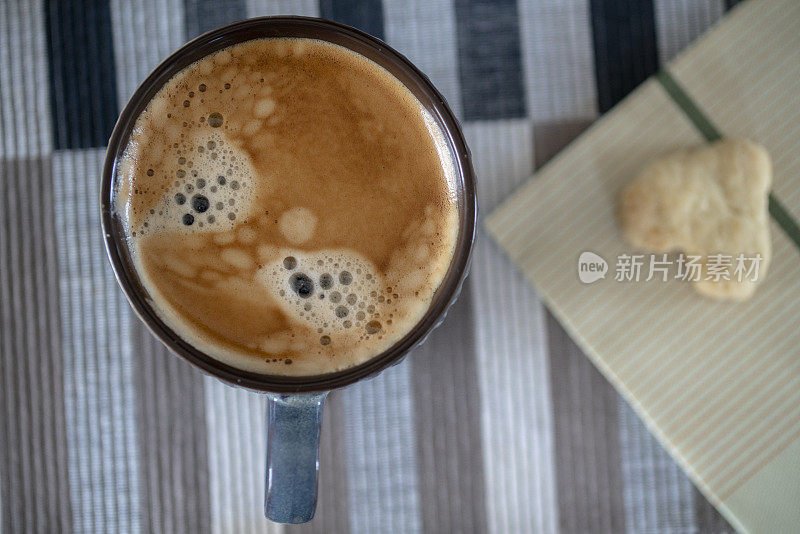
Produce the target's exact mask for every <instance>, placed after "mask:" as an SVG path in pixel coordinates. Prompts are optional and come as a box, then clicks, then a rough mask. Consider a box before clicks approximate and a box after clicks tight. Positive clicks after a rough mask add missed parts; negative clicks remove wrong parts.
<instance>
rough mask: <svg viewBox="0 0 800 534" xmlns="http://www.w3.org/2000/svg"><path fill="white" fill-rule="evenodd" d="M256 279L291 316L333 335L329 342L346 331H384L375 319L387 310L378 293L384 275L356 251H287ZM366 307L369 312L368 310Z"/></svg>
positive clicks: (334, 342) (268, 265) (352, 333)
mask: <svg viewBox="0 0 800 534" xmlns="http://www.w3.org/2000/svg"><path fill="white" fill-rule="evenodd" d="M347 265H349V266H350V267H346V266H347ZM353 272H355V273H357V274H353ZM367 274H370V275H371V276H370V277H369V279H368V278H367V276H366V275H367ZM256 280H257V281H259V282H260V283H261V284H262V285H263V287H264V288H266V290H267V291H268V292H270V293H271V296H272V297H273V298H275V300H276V301H277V302H278V303H279V305H280V307H281V309H282V311H283V312H284V313H285V314H286V315H288V316H289V317H290V318H292V319H294V320H295V321H298V322H301V323H306V324H307V325H308V326H309V327H311V328H313V329H315V330H316V331H317V332H318V333H322V334H324V335H325V336H328V337H329V340H328V344H333V345H335V344H336V343H337V340H338V341H341V340H342V339H341V338H342V336H343V335H348V336H353V335H355V334H358V335H359V336H361V335H363V334H367V335H371V334H370V332H369V331H372V334H374V333H377V332H378V331H379V330H380V328H378V329H377V330H376V329H375V321H376V320H377V318H378V317H379V316H380V314H381V311H382V306H381V304H380V303H379V302H378V299H377V298H376V295H378V293H379V292H380V289H381V286H382V285H383V280H382V277H381V275H380V274H378V270H377V269H376V268H375V266H374V265H372V264H371V263H370V261H369V260H367V259H366V258H364V257H363V256H361V255H359V254H357V253H355V252H353V251H350V250H346V249H331V250H323V251H318V252H306V251H301V250H292V249H286V250H281V251H280V252H279V254H278V257H274V258H273V259H272V260H271V261H270V262H268V263H267V264H265V265H264V266H262V267H261V268H260V269H259V271H258V273H257V274H256ZM360 304H362V306H361V307H359V305H360ZM365 307H366V309H367V310H369V311H363V310H364V308H365ZM368 323H370V324H371V326H370V327H369V328H367V324H368ZM353 327H355V328H353ZM320 329H321V332H320ZM351 341H352V340H351Z"/></svg>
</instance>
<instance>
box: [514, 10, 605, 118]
mask: <svg viewBox="0 0 800 534" xmlns="http://www.w3.org/2000/svg"><path fill="white" fill-rule="evenodd" d="M519 25H520V36H521V40H522V55H523V64H524V67H525V85H526V95H527V102H528V110H529V112H528V116H529V117H530V118H531V119H533V121H534V124H539V123H543V122H552V123H557V122H560V121H563V120H567V121H574V120H581V119H594V118H595V117H596V116H597V98H596V94H597V89H596V87H595V77H594V72H593V70H594V66H593V55H592V33H591V21H590V18H589V1H588V0H563V1H559V2H541V1H538V0H522V1H520V2H519Z"/></svg>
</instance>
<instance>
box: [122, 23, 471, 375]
mask: <svg viewBox="0 0 800 534" xmlns="http://www.w3.org/2000/svg"><path fill="white" fill-rule="evenodd" d="M454 172H455V169H454V164H453V161H452V159H451V154H450V152H449V150H448V147H447V145H446V142H445V138H444V135H443V133H442V131H441V129H440V128H439V126H438V125H437V124H436V122H435V121H434V120H433V118H432V117H431V116H430V115H429V114H428V112H427V111H426V110H425V109H424V108H423V106H422V104H421V103H420V102H419V101H418V100H416V99H415V97H414V96H413V95H412V94H411V93H410V91H408V89H407V88H405V87H404V86H403V85H402V84H401V83H400V82H399V81H398V80H397V79H396V78H394V77H393V76H392V75H391V74H390V73H388V72H387V71H386V70H384V69H383V68H381V67H380V66H378V65H377V64H375V63H374V62H372V61H370V60H368V59H366V58H365V57H363V56H361V55H359V54H356V53H355V52H352V51H350V50H347V49H345V48H342V47H339V46H336V45H333V44H330V43H326V42H323V41H316V40H311V39H284V38H280V39H259V40H253V41H248V42H245V43H240V44H237V45H234V46H232V47H230V48H227V49H225V50H222V51H219V52H216V53H214V54H212V55H210V56H207V57H205V58H203V59H201V60H199V61H197V62H195V63H194V64H192V65H190V66H189V67H188V68H186V69H184V70H183V71H182V72H180V73H179V74H177V75H176V76H174V77H173V78H172V79H171V80H170V81H169V82H167V83H166V84H165V86H164V87H163V88H162V89H161V90H160V91H159V92H158V93H157V94H156V96H155V97H154V98H153V99H152V101H151V102H150V103H149V104H148V106H147V108H146V109H145V111H144V112H142V114H141V115H140V116H139V117H138V119H137V121H136V125H135V127H134V130H133V132H132V134H131V136H130V140H129V142H128V145H127V147H126V149H125V153H124V157H123V158H122V159H121V160H120V162H119V165H118V175H117V181H116V190H115V208H116V210H117V211H118V213H120V214H121V216H122V219H123V223H124V226H125V229H126V232H127V237H128V246H129V248H130V250H131V253H132V258H133V261H134V264H135V267H136V270H137V274H138V276H139V278H140V280H141V282H142V284H143V286H144V287H145V288H146V289H147V291H148V293H149V296H150V298H151V302H152V305H153V308H154V309H155V310H156V312H157V313H158V314H159V316H160V317H161V318H162V320H163V321H164V322H165V323H166V324H167V325H168V326H169V327H170V328H172V329H173V330H174V331H175V332H176V333H178V334H179V335H180V336H181V337H183V338H184V339H186V340H187V341H188V342H190V343H192V344H193V345H194V346H196V347H197V348H198V349H200V350H202V351H204V352H206V353H207V354H209V355H210V356H212V357H215V358H217V359H219V360H220V361H223V362H225V363H227V364H229V365H232V366H235V367H238V368H241V369H245V370H248V371H255V372H262V373H269V374H282V375H316V374H324V373H329V372H333V371H337V370H341V369H344V368H347V367H349V366H353V365H357V364H359V363H362V362H364V361H366V360H369V359H370V358H372V357H374V356H376V355H378V354H380V353H382V352H384V351H385V350H387V349H388V348H389V347H391V346H392V345H393V344H394V343H396V342H397V341H399V340H400V339H401V338H402V337H403V336H404V335H405V334H407V333H408V332H409V331H410V330H411V329H412V328H413V327H414V326H415V325H416V324H417V323H418V322H419V321H420V319H421V318H422V317H423V315H424V314H425V312H426V311H427V309H428V307H429V305H430V303H431V299H432V298H433V295H434V293H435V291H436V289H437V288H438V287H439V285H440V283H441V282H442V279H443V278H444V276H445V274H446V272H447V270H448V268H449V265H450V262H451V260H452V258H453V253H454V249H455V243H456V236H457V232H458V205H457V200H456V190H455V180H456V179H455V174H454Z"/></svg>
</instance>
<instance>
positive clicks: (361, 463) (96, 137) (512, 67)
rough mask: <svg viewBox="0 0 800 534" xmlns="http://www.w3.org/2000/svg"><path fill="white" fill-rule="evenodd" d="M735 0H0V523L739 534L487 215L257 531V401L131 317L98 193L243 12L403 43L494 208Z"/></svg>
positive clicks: (336, 410) (71, 527) (260, 440)
mask: <svg viewBox="0 0 800 534" xmlns="http://www.w3.org/2000/svg"><path fill="white" fill-rule="evenodd" d="M733 3H735V2H730V1H723V0H704V1H702V2H696V1H694V0H642V1H639V0H619V1H614V0H519V1H512V0H497V1H488V0H483V1H482V0H408V1H404V2H400V1H398V0H384V1H383V2H381V1H380V0H357V1H352V2H333V1H331V0H320V1H319V2H317V1H316V0H277V1H269V0H232V1H227V2H222V1H215V0H164V1H158V0H142V1H140V2H137V3H136V4H135V5H134V4H133V3H129V2H126V1H124V0H97V1H93V2H82V1H77V0H65V1H61V2H45V1H27V0H0V88H2V89H1V90H0V221H2V224H0V318H1V319H2V323H0V324H2V326H1V327H0V328H2V330H0V531H2V532H72V531H74V532H100V531H108V532H151V531H157V532H206V531H213V532H263V531H268V532H278V531H281V530H286V531H299V530H305V531H314V532H325V533H337V532H358V533H362V532H370V533H372V532H392V533H401V532H431V533H433V532H459V533H460V532H479V533H482V532H498V533H526V532H531V533H538V532H565V533H572V532H576V533H579V532H612V533H618V532H637V533H638V532H673V533H683V532H686V533H688V532H730V531H731V528H730V526H729V525H727V523H726V522H725V521H724V519H722V518H721V517H720V516H719V514H718V513H717V512H716V510H714V508H713V507H712V506H711V505H710V504H708V503H707V502H706V500H705V499H704V498H703V497H702V495H700V494H699V493H698V492H697V490H696V489H694V487H693V486H692V484H691V482H690V481H689V479H688V478H687V477H686V476H685V475H684V473H683V472H682V471H681V470H680V469H679V468H678V467H677V466H676V465H675V463H674V462H673V461H672V460H671V458H670V457H669V456H668V455H667V454H666V452H664V450H663V449H662V448H661V446H660V445H659V444H658V442H657V441H656V440H655V439H654V438H653V437H652V436H651V435H650V434H649V433H648V431H647V430H646V429H645V427H644V426H643V424H642V423H641V421H640V420H639V419H638V418H637V416H636V415H635V414H634V413H633V411H632V410H631V408H630V407H629V406H628V405H626V404H625V402H624V401H623V400H622V399H621V398H620V397H619V396H618V395H617V394H616V392H615V391H614V390H613V389H612V388H611V386H610V385H609V384H608V383H607V382H606V381H605V380H604V379H603V378H602V377H601V375H600V374H599V373H598V371H597V370H596V369H595V368H594V367H592V365H591V363H590V362H589V361H588V360H587V359H586V358H585V357H584V355H583V354H581V352H580V350H579V349H578V348H577V347H576V346H575V345H574V343H573V342H572V341H571V340H570V339H569V337H568V336H567V335H566V334H565V332H564V331H563V330H562V328H561V327H560V326H559V325H558V323H557V322H556V321H555V320H554V319H553V317H552V316H551V315H550V314H549V313H548V311H547V310H546V309H545V308H544V307H543V306H542V304H541V303H540V301H539V300H538V298H537V296H536V294H535V292H534V291H533V290H532V289H531V288H530V287H529V286H528V284H526V283H525V281H524V279H523V277H522V275H521V274H520V273H518V272H517V271H516V270H515V269H514V268H513V267H512V265H511V263H510V262H509V260H508V259H507V258H505V257H504V256H503V255H502V254H501V253H500V251H499V249H498V248H497V247H496V246H495V244H494V243H492V242H491V241H490V240H489V239H488V238H487V237H486V235H485V233H484V232H480V235H479V239H478V242H477V245H476V254H475V258H474V261H473V267H472V273H471V275H470V278H469V279H468V282H467V284H466V286H465V288H464V291H463V293H462V295H461V298H460V299H459V301H458V303H457V304H456V306H455V307H454V308H453V309H452V311H451V312H450V314H449V315H448V318H447V320H446V321H445V322H444V324H443V325H442V326H441V327H440V328H439V329H438V330H436V331H435V332H434V334H433V335H432V336H431V337H430V339H429V341H428V342H427V343H426V344H425V345H424V346H423V347H421V348H419V349H417V350H416V351H415V352H414V353H413V354H412V355H410V356H409V357H408V358H406V359H405V360H404V361H403V362H402V363H401V364H400V365H398V366H395V367H393V368H391V369H389V370H387V371H386V372H384V373H383V374H381V375H380V376H378V377H377V378H375V379H372V380H369V381H365V382H362V383H359V384H356V385H355V386H352V387H350V388H347V389H345V390H342V391H337V392H334V393H333V394H331V395H330V397H329V400H328V404H327V407H326V414H325V427H324V429H323V439H322V450H321V460H320V463H321V470H322V474H321V479H320V487H319V505H318V511H317V517H316V519H315V520H314V521H313V522H312V523H310V524H307V525H303V526H292V527H280V526H277V525H272V524H269V523H268V522H267V521H266V520H265V519H263V517H262V515H261V510H262V499H263V480H264V479H263V477H264V428H263V425H264V401H263V398H261V397H260V396H259V395H257V394H254V393H249V392H246V391H242V390H235V389H233V388H229V387H227V386H225V385H223V384H221V383H219V382H217V381H216V380H214V379H211V378H208V377H205V376H203V375H201V374H200V373H199V372H198V371H196V370H195V369H193V368H191V367H190V366H189V365H188V364H185V363H184V362H183V361H181V360H179V359H178V358H176V357H173V356H171V355H170V354H169V353H168V352H167V351H166V349H164V348H163V347H162V346H160V344H159V343H158V342H156V341H155V340H154V339H153V338H152V337H151V336H150V335H149V333H148V332H147V331H146V330H145V329H144V327H143V326H141V325H140V324H139V321H138V319H136V317H135V316H134V315H133V313H132V311H131V310H130V308H129V307H128V305H127V303H126V301H125V300H124V297H123V296H122V293H121V291H120V290H119V288H118V287H117V286H116V283H115V281H114V279H113V275H112V273H111V270H110V268H109V266H108V265H107V260H106V258H105V254H104V251H103V248H102V242H101V235H100V232H99V209H98V206H97V198H98V194H99V192H98V185H99V174H100V168H101V165H102V161H103V157H104V146H105V143H106V140H107V138H108V135H109V133H110V130H111V128H112V127H113V124H114V122H115V120H116V116H117V114H118V112H119V110H120V108H121V106H122V105H123V104H124V103H125V102H126V101H127V99H128V98H129V96H130V95H131V94H132V92H133V90H134V89H135V88H136V86H137V84H138V83H139V82H140V81H141V80H143V79H144V77H145V76H146V75H147V73H148V72H149V71H150V70H151V69H152V68H153V67H154V66H155V65H156V64H158V62H159V61H160V60H162V59H163V58H165V57H166V56H167V55H168V54H169V53H170V52H172V51H173V50H175V49H176V48H178V47H179V46H180V45H181V44H183V43H184V42H185V41H187V40H188V39H190V38H192V37H194V36H195V35H197V34H199V33H201V32H203V31H205V30H207V29H210V28H213V27H216V26H219V25H222V24H224V23H226V22H229V21H232V20H237V19H241V18H245V17H251V16H258V15H268V14H303V15H312V16H323V17H326V18H332V19H335V20H340V21H342V22H345V23H348V24H351V25H354V26H357V27H360V28H361V29H363V30H365V31H367V32H369V33H371V34H373V35H376V36H378V37H380V38H382V39H384V40H385V41H386V42H388V43H389V44H390V45H392V46H394V47H395V48H397V49H398V50H399V51H400V52H402V53H404V54H406V55H407V56H408V57H409V58H410V59H411V60H412V61H414V62H415V63H416V64H417V65H418V66H419V67H420V68H421V69H422V70H423V71H424V72H426V73H427V74H428V75H429V76H430V78H431V79H432V81H433V82H434V84H436V85H437V87H439V89H440V90H441V91H442V92H443V93H444V95H445V96H446V98H447V99H448V102H449V103H450V105H451V106H452V107H453V109H454V110H455V112H456V114H457V115H458V117H459V118H460V120H461V121H462V125H463V127H464V131H465V133H466V136H467V138H468V141H469V144H470V147H471V149H472V153H473V156H474V161H475V166H476V170H477V173H478V189H479V195H480V206H481V210H482V213H484V214H485V213H488V212H489V211H490V210H491V209H492V208H494V207H495V206H497V205H498V204H499V202H500V201H501V200H502V199H504V198H505V197H506V196H507V195H508V194H510V193H511V192H512V191H513V190H514V189H515V188H516V187H517V186H518V185H519V184H520V183H521V182H522V181H524V180H525V179H526V178H528V177H529V176H530V175H531V174H532V173H533V171H534V170H535V169H536V168H538V167H540V166H541V165H543V164H544V163H545V162H546V161H547V160H548V159H549V158H551V157H552V156H553V155H555V154H556V153H557V152H558V150H559V149H560V148H562V147H563V146H565V145H566V144H567V143H568V142H569V141H570V140H571V139H573V138H574V137H575V136H577V135H578V134H579V133H580V132H581V131H583V130H584V129H585V128H586V127H587V126H588V125H589V124H591V122H592V121H593V120H595V119H596V118H597V117H598V116H599V114H601V113H603V112H604V111H607V110H608V109H609V108H611V107H612V106H613V105H614V104H615V103H616V102H617V101H619V100H620V99H621V98H622V97H624V96H625V95H626V94H627V93H628V92H629V91H630V90H631V89H633V88H634V87H635V86H636V85H638V84H639V83H640V82H641V81H643V80H644V79H645V78H646V77H647V76H649V75H650V74H653V73H654V72H656V71H657V70H658V68H659V65H661V64H663V63H665V62H666V61H667V60H668V59H670V58H671V57H672V56H674V55H675V54H676V53H677V52H678V51H679V50H681V49H682V48H683V47H685V46H686V45H687V44H688V43H690V42H691V41H692V40H693V39H694V38H696V37H697V36H698V35H700V34H701V33H702V32H703V31H704V30H705V29H706V28H707V27H708V26H710V25H711V24H713V23H714V22H716V21H717V20H718V19H719V18H721V17H722V16H723V15H724V12H725V10H726V9H729V8H730V7H731V5H730V4H733Z"/></svg>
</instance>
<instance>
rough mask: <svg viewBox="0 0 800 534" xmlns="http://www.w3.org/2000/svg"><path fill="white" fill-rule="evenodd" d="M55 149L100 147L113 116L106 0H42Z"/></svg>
mask: <svg viewBox="0 0 800 534" xmlns="http://www.w3.org/2000/svg"><path fill="white" fill-rule="evenodd" d="M45 14H46V27H47V43H48V52H49V69H50V101H51V111H52V114H53V134H54V138H55V139H54V145H55V148H56V149H69V148H90V147H102V146H105V145H106V144H107V142H108V138H109V136H110V135H111V130H112V128H113V127H114V123H115V122H116V120H117V113H118V107H117V83H116V76H115V72H116V71H115V68H114V42H113V39H112V36H111V9H110V7H109V2H108V0H94V1H88V0H87V1H77V0H63V1H59V2H45Z"/></svg>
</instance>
